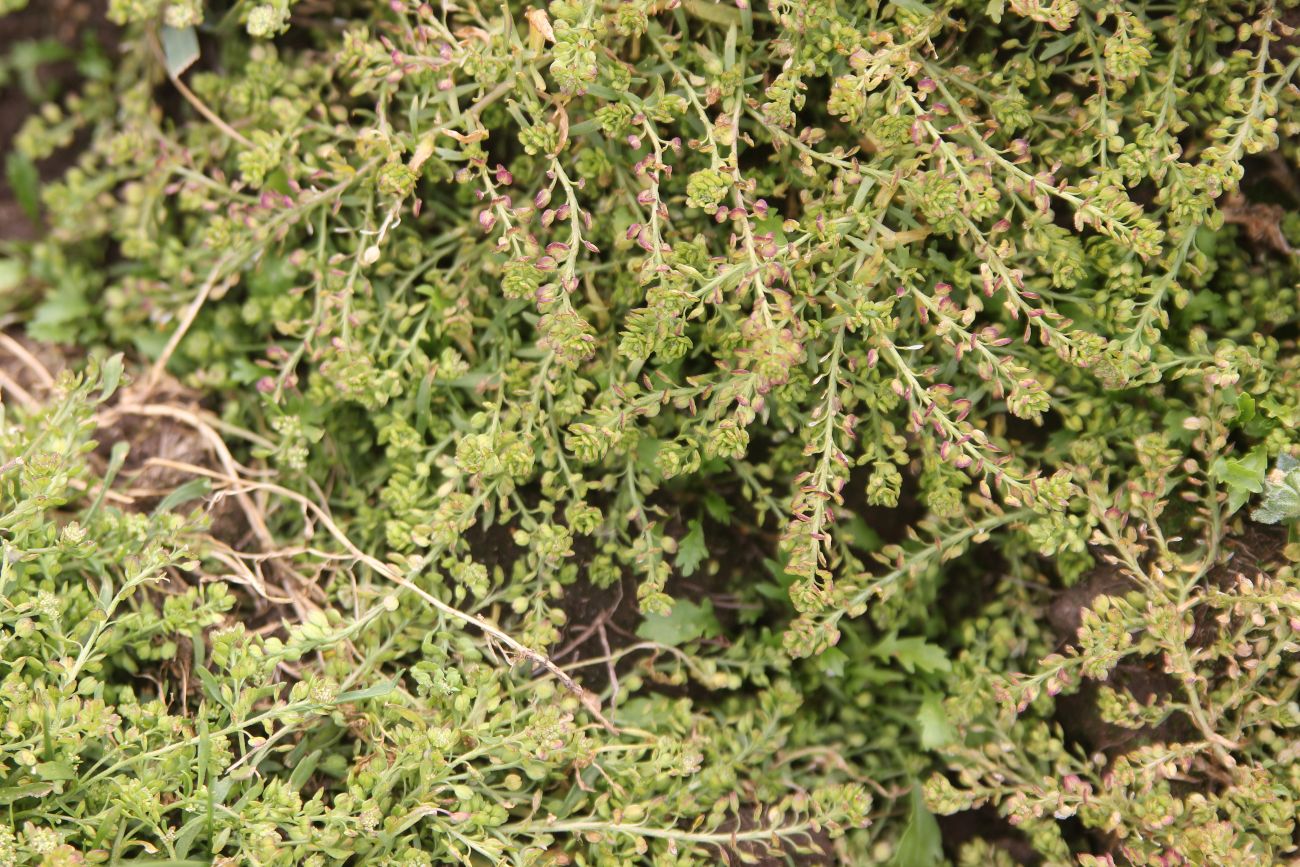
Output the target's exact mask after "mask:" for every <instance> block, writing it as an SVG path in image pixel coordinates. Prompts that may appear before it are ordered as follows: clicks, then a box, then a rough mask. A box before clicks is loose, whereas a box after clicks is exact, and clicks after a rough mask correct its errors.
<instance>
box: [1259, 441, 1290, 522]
mask: <svg viewBox="0 0 1300 867" xmlns="http://www.w3.org/2000/svg"><path fill="white" fill-rule="evenodd" d="M1250 517H1251V518H1252V519H1253V520H1255V521H1259V522H1260V523H1261V524H1277V523H1280V522H1282V521H1293V520H1295V519H1296V518H1300V461H1297V460H1296V459H1295V458H1293V457H1291V456H1290V455H1288V454H1281V455H1278V458H1277V465H1276V466H1275V467H1274V468H1273V472H1272V473H1270V474H1269V477H1268V483H1267V484H1266V485H1265V486H1264V499H1263V500H1262V501H1261V502H1260V504H1259V508H1258V509H1256V510H1255V511H1253V512H1251V514H1250Z"/></svg>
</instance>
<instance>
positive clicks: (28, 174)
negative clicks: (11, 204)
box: [5, 151, 41, 223]
mask: <svg viewBox="0 0 1300 867" xmlns="http://www.w3.org/2000/svg"><path fill="white" fill-rule="evenodd" d="M5 177H6V178H8V180H9V189H11V190H13V193H14V201H16V202H17V203H18V206H19V207H21V208H22V209H23V213H24V214H26V215H27V219H29V220H31V221H32V222H33V223H39V222H40V220H41V176H40V173H39V172H37V171H36V164H35V163H34V162H32V161H31V159H30V158H29V157H27V155H25V154H21V153H19V152H18V151H13V152H12V153H10V154H9V156H8V158H6V159H5Z"/></svg>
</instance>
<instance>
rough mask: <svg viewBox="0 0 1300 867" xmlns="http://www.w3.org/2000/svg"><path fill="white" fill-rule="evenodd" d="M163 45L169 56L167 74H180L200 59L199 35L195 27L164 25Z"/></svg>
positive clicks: (164, 53) (174, 75)
mask: <svg viewBox="0 0 1300 867" xmlns="http://www.w3.org/2000/svg"><path fill="white" fill-rule="evenodd" d="M162 46H163V55H164V56H165V57H166V58H167V74H168V75H170V76H172V77H176V76H179V75H180V74H181V73H182V72H184V71H185V70H187V69H189V68H190V67H191V66H193V65H194V64H195V62H196V61H198V59H199V37H198V34H196V33H195V32H194V28H193V27H180V28H177V27H168V26H167V25H163V29H162Z"/></svg>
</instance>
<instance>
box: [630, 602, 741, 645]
mask: <svg viewBox="0 0 1300 867" xmlns="http://www.w3.org/2000/svg"><path fill="white" fill-rule="evenodd" d="M721 631H722V630H721V627H720V626H719V625H718V619H717V618H716V617H714V616H713V603H712V602H710V601H709V600H708V599H705V600H704V601H703V602H702V603H701V604H699V605H697V604H696V603H694V602H692V601H691V600H689V599H680V600H678V601H676V602H674V603H673V610H672V612H671V613H669V614H647V615H646V616H645V620H643V621H642V622H641V625H640V626H638V627H637V630H636V634H637V635H638V636H640V637H641V638H644V639H645V640H646V641H656V642H658V643H660V644H666V645H668V646H669V647H676V646H678V645H680V644H685V643H686V642H688V641H694V640H696V639H698V638H709V637H712V636H714V635H717V634H719V633H720V632H721Z"/></svg>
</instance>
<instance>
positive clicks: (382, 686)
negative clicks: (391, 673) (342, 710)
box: [335, 680, 397, 704]
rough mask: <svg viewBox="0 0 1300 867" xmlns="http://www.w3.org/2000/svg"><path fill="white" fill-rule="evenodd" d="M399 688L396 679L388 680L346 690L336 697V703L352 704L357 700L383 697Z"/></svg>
mask: <svg viewBox="0 0 1300 867" xmlns="http://www.w3.org/2000/svg"><path fill="white" fill-rule="evenodd" d="M395 689H397V681H396V680H386V681H384V682H383V683H377V684H375V685H374V686H369V687H366V688H365V689H354V690H352V691H351V692H345V693H343V694H342V695H340V696H339V697H338V698H337V699H335V703H336V704H350V703H352V702H357V701H365V700H366V699H370V698H381V697H382V696H385V695H388V694H389V693H390V692H392V691H393V690H395Z"/></svg>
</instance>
